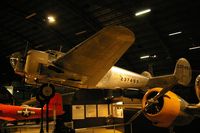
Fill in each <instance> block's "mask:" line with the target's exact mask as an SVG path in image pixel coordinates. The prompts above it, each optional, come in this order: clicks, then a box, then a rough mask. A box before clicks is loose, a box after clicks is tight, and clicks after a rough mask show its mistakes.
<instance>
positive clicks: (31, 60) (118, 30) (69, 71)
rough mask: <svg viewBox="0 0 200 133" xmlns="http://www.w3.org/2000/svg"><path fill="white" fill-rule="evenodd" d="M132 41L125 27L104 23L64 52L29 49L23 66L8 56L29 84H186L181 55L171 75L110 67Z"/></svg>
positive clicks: (145, 86)
mask: <svg viewBox="0 0 200 133" xmlns="http://www.w3.org/2000/svg"><path fill="white" fill-rule="evenodd" d="M134 41H135V35H134V33H133V32H132V31H131V30H129V29H128V28H126V27H123V26H108V27H105V28H103V29H102V30H100V31H99V32H97V33H96V34H94V35H93V36H91V37H89V38H88V39H87V40H85V41H83V42H82V43H80V44H79V45H77V46H76V47H74V48H72V49H71V50H70V51H68V52H67V53H63V52H61V51H54V50H47V51H39V50H29V51H28V53H27V56H26V61H25V65H24V67H22V66H23V65H22V64H21V62H20V60H21V59H19V58H18V57H17V54H16V53H13V54H12V55H11V57H10V59H11V64H12V65H13V67H14V70H15V72H16V73H17V74H20V75H22V76H24V78H25V82H26V83H27V84H32V85H42V84H45V83H46V84H53V85H54V86H56V85H58V86H67V87H73V88H78V89H80V88H84V89H126V88H139V89H148V88H150V87H152V86H154V87H155V86H159V87H171V86H173V85H175V84H177V83H179V84H182V85H188V84H189V82H190V80H191V68H190V64H189V62H188V61H187V60H186V59H184V58H181V59H179V60H178V62H177V64H176V67H175V71H174V73H173V74H171V75H164V76H158V77H152V76H151V74H150V73H145V74H137V73H134V72H131V71H128V70H125V69H122V68H119V67H116V66H114V65H115V63H116V62H117V61H118V60H119V59H120V57H121V56H122V55H123V54H124V53H125V52H126V51H127V50H128V48H129V47H130V46H131V45H132V44H133V43H134ZM17 60H18V63H16V61H17ZM49 88H50V87H46V88H45V90H48V89H49ZM42 92H43V91H42ZM44 92H51V91H44Z"/></svg>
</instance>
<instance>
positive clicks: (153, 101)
mask: <svg viewBox="0 0 200 133" xmlns="http://www.w3.org/2000/svg"><path fill="white" fill-rule="evenodd" d="M171 88H172V87H169V88H163V89H162V90H161V91H160V92H158V93H157V94H154V95H155V96H153V97H152V98H150V99H148V100H147V102H146V105H145V107H144V108H142V109H141V110H139V111H137V112H136V113H135V114H133V116H132V117H131V118H130V119H129V120H128V122H127V123H126V124H130V123H131V122H133V121H134V120H135V119H136V118H138V117H139V116H140V115H141V114H142V113H143V112H144V111H145V112H147V111H148V110H150V112H155V111H157V112H158V111H159V110H160V108H159V106H158V105H159V98H161V97H162V96H164V95H165V93H167V92H168V91H169V90H170V89H171ZM147 93H148V91H147ZM152 105H155V106H154V107H153V108H152Z"/></svg>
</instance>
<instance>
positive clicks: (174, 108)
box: [142, 88, 192, 127]
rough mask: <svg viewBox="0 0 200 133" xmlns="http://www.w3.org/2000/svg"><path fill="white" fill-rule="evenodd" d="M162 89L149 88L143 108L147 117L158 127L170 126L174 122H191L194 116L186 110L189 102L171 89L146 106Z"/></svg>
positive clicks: (179, 123) (182, 123)
mask: <svg viewBox="0 0 200 133" xmlns="http://www.w3.org/2000/svg"><path fill="white" fill-rule="evenodd" d="M161 90H162V88H153V89H149V90H148V91H147V92H146V94H145V95H144V97H143V99H142V110H143V112H144V115H145V116H146V117H147V119H149V120H150V121H152V123H153V125H154V126H158V127H170V126H171V125H172V124H173V125H185V124H186V122H187V123H189V122H191V120H192V116H191V115H189V114H187V113H186V112H184V109H185V108H186V106H187V105H188V103H187V102H186V101H185V100H183V99H182V98H180V97H179V96H177V95H176V94H175V93H173V92H171V91H168V92H167V93H166V94H165V95H164V96H162V97H160V98H158V99H157V101H155V103H153V104H152V105H151V106H149V107H148V108H146V107H145V106H146V105H147V103H148V100H149V99H151V98H153V97H154V96H155V95H157V94H158V93H159V92H160V91H161Z"/></svg>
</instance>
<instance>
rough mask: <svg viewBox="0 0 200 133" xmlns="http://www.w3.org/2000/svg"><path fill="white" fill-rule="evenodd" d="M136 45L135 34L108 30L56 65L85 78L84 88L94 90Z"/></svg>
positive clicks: (108, 28) (120, 29)
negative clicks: (134, 43) (129, 49)
mask: <svg viewBox="0 0 200 133" xmlns="http://www.w3.org/2000/svg"><path fill="white" fill-rule="evenodd" d="M134 41H135V36H134V34H133V32H132V31H130V30H129V29H127V28H125V27H123V26H110V27H105V28H103V29H102V30H100V31H99V32H97V33H96V34H94V35H93V36H91V37H90V38H88V39H87V40H86V41H84V42H82V43H80V44H79V45H78V46H76V47H74V48H73V49H72V50H70V51H69V52H67V53H66V54H65V55H64V56H62V57H60V58H59V59H57V60H56V61H55V62H54V63H53V64H54V65H55V66H56V67H58V68H61V69H64V70H67V71H70V72H73V73H75V74H77V75H78V76H80V77H81V76H82V77H84V79H85V77H86V80H85V81H84V83H83V84H86V85H87V87H94V86H95V85H96V84H97V83H98V81H99V80H100V79H101V78H102V77H103V76H104V75H105V74H106V73H107V72H108V70H109V69H110V68H111V67H112V66H113V65H114V64H115V63H116V62H117V61H118V60H119V58H120V57H121V56H122V55H123V54H124V53H125V52H126V51H127V49H128V48H129V47H130V46H131V45H132V44H133V42H134ZM80 79H81V78H80Z"/></svg>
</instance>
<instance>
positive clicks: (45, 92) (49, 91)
mask: <svg viewBox="0 0 200 133" xmlns="http://www.w3.org/2000/svg"><path fill="white" fill-rule="evenodd" d="M39 95H40V96H41V97H42V98H44V99H46V100H50V99H51V98H52V97H54V95H55V87H54V86H53V85H52V84H43V85H42V86H41V87H40V92H39Z"/></svg>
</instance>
